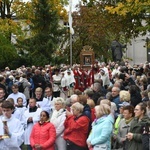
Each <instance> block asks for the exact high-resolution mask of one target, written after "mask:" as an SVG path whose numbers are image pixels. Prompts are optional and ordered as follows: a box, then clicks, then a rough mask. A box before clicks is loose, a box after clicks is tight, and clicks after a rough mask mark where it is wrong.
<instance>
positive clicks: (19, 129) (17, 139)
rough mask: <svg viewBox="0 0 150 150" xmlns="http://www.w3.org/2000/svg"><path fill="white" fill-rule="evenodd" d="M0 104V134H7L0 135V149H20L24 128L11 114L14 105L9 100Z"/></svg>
mask: <svg viewBox="0 0 150 150" xmlns="http://www.w3.org/2000/svg"><path fill="white" fill-rule="evenodd" d="M1 106H2V113H3V115H1V116H0V135H4V134H5V135H8V136H7V138H6V136H0V150H21V149H20V146H21V144H22V143H23V134H24V129H23V126H22V125H21V122H20V121H19V120H18V119H17V118H15V117H14V116H13V115H12V112H13V109H14V106H13V104H12V103H11V102H9V101H4V102H3V103H2V105H1ZM4 122H5V123H4Z"/></svg>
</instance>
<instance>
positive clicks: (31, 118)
mask: <svg viewBox="0 0 150 150" xmlns="http://www.w3.org/2000/svg"><path fill="white" fill-rule="evenodd" d="M41 111H42V109H41V108H38V107H37V106H36V100H35V99H34V98H30V99H29V107H28V109H27V110H26V111H25V112H24V117H25V125H26V126H25V134H24V144H25V145H27V150H32V148H31V145H30V134H31V131H32V128H33V125H34V124H35V123H37V122H38V121H39V120H40V113H41Z"/></svg>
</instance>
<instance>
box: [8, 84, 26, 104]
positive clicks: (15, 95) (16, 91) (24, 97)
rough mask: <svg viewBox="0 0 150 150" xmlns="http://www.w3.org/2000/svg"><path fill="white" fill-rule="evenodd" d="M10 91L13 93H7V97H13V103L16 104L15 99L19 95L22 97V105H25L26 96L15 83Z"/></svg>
mask: <svg viewBox="0 0 150 150" xmlns="http://www.w3.org/2000/svg"><path fill="white" fill-rule="evenodd" d="M12 91H13V93H11V94H10V95H8V97H7V99H9V98H13V99H14V103H15V105H17V99H18V98H19V97H21V98H22V99H23V106H26V103H27V101H26V96H25V95H24V94H23V93H21V92H19V88H18V85H17V84H13V85H12Z"/></svg>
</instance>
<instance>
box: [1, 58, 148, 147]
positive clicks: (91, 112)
mask: <svg viewBox="0 0 150 150" xmlns="http://www.w3.org/2000/svg"><path fill="white" fill-rule="evenodd" d="M149 139H150V64H149V63H148V62H146V63H145V64H140V65H134V66H131V65H130V64H129V63H128V62H122V63H117V62H110V63H108V64H106V63H104V62H103V63H98V62H97V61H96V62H95V64H94V65H92V66H88V67H86V68H82V66H80V64H75V65H73V66H72V67H70V66H67V65H65V64H62V65H61V66H60V67H58V66H57V67H56V66H50V65H46V66H44V67H36V66H32V67H25V66H21V67H20V68H17V69H16V70H10V68H9V67H6V68H5V69H4V70H1V72H0V150H4V149H5V150H21V149H26V150H111V149H112V150H149V147H150V141H149Z"/></svg>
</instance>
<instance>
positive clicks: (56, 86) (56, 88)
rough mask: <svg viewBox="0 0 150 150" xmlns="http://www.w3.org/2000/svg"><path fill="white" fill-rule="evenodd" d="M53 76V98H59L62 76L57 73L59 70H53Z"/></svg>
mask: <svg viewBox="0 0 150 150" xmlns="http://www.w3.org/2000/svg"><path fill="white" fill-rule="evenodd" d="M54 72H55V74H54V75H53V76H52V79H53V96H54V97H59V96H60V84H61V78H62V76H61V75H60V73H59V69H55V70H54Z"/></svg>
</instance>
